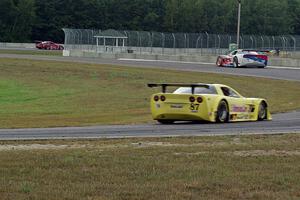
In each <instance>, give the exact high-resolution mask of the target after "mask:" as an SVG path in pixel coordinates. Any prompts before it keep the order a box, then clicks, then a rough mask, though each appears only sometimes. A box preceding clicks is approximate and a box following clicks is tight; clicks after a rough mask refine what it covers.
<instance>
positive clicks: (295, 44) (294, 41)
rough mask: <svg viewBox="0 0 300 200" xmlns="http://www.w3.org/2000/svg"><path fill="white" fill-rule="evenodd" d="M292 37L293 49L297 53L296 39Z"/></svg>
mask: <svg viewBox="0 0 300 200" xmlns="http://www.w3.org/2000/svg"><path fill="white" fill-rule="evenodd" d="M290 37H291V38H292V40H293V41H294V45H293V47H294V52H295V51H296V39H295V37H293V36H292V35H290Z"/></svg>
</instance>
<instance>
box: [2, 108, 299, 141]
mask: <svg viewBox="0 0 300 200" xmlns="http://www.w3.org/2000/svg"><path fill="white" fill-rule="evenodd" d="M299 122H300V111H299V112H292V113H283V114H277V115H275V116H273V121H259V122H239V123H227V124H215V123H189V122H186V123H184V122H183V123H177V124H174V125H161V124H158V123H155V122H153V124H145V125H113V126H92V127H67V128H42V129H40V128H36V129H2V130H1V129H0V140H32V139H70V138H72V139H74V138H78V139H79V138H124V137H169V136H207V135H239V134H240V135H243V134H262V133H263V134H278V133H282V134H283V133H300V123H299Z"/></svg>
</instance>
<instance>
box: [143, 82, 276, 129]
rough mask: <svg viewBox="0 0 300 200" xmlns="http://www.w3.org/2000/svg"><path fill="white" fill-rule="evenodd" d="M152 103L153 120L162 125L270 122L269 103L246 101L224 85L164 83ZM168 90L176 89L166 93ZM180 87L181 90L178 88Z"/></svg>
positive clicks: (254, 100) (246, 99)
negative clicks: (188, 122) (200, 122)
mask: <svg viewBox="0 0 300 200" xmlns="http://www.w3.org/2000/svg"><path fill="white" fill-rule="evenodd" d="M148 87H162V92H160V93H156V94H153V95H152V97H151V100H150V104H151V112H152V117H153V119H154V120H157V121H158V122H160V123H162V124H170V123H173V122H175V121H203V120H204V121H209V122H220V123H223V122H236V121H257V120H271V119H272V118H271V114H270V111H269V106H268V103H267V101H266V100H265V99H261V98H246V97H243V96H242V95H240V94H239V93H238V92H237V91H235V90H234V89H232V88H231V87H229V86H226V85H222V84H202V83H197V84H185V83H163V84H156V83H153V84H152V83H151V84H148ZM167 87H177V89H176V90H175V91H174V92H172V93H168V92H167ZM178 87H179V88H178Z"/></svg>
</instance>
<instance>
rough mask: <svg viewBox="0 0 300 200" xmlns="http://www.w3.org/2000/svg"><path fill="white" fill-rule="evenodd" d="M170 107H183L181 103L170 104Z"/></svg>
mask: <svg viewBox="0 0 300 200" xmlns="http://www.w3.org/2000/svg"><path fill="white" fill-rule="evenodd" d="M171 108H183V105H181V104H171Z"/></svg>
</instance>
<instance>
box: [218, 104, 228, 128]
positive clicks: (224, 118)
mask: <svg viewBox="0 0 300 200" xmlns="http://www.w3.org/2000/svg"><path fill="white" fill-rule="evenodd" d="M228 120H229V109H228V105H227V103H226V101H224V100H222V101H220V103H219V105H218V110H217V116H216V121H217V122H218V123H225V122H228Z"/></svg>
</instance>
